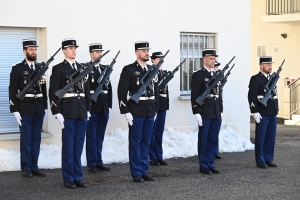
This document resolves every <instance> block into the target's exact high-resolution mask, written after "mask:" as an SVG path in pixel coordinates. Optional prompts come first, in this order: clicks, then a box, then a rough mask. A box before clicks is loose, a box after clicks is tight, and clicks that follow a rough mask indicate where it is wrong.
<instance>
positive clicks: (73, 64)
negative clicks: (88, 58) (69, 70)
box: [72, 63, 76, 71]
mask: <svg viewBox="0 0 300 200" xmlns="http://www.w3.org/2000/svg"><path fill="white" fill-rule="evenodd" d="M72 66H73V69H74V70H75V71H76V68H75V63H72Z"/></svg>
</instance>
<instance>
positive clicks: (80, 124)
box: [61, 118, 87, 182]
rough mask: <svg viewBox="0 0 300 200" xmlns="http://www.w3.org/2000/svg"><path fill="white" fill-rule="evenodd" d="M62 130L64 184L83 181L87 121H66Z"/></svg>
mask: <svg viewBox="0 0 300 200" xmlns="http://www.w3.org/2000/svg"><path fill="white" fill-rule="evenodd" d="M64 125H65V128H64V129H63V130H62V156H61V158H62V167H61V171H62V175H63V179H64V182H73V181H81V180H82V166H81V154H82V149H83V143H84V136H85V131H86V127H87V119H86V118H85V119H65V122H64Z"/></svg>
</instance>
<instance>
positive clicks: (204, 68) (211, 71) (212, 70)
mask: <svg viewBox="0 0 300 200" xmlns="http://www.w3.org/2000/svg"><path fill="white" fill-rule="evenodd" d="M203 68H204V69H206V70H207V71H208V72H214V70H213V69H212V70H210V69H208V68H207V67H206V66H205V65H204V66H203Z"/></svg>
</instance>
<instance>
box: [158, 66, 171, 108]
mask: <svg viewBox="0 0 300 200" xmlns="http://www.w3.org/2000/svg"><path fill="white" fill-rule="evenodd" d="M167 73H168V71H167V70H159V72H158V83H159V82H160V81H163V80H162V79H163V77H164V76H165V75H167ZM158 99H159V101H158V110H169V89H168V85H166V86H165V87H163V88H160V89H159V98H158Z"/></svg>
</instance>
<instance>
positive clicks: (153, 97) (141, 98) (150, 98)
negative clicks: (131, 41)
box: [130, 96, 155, 100]
mask: <svg viewBox="0 0 300 200" xmlns="http://www.w3.org/2000/svg"><path fill="white" fill-rule="evenodd" d="M130 98H131V97H130ZM153 99H155V96H151V97H140V98H139V100H153Z"/></svg>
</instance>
